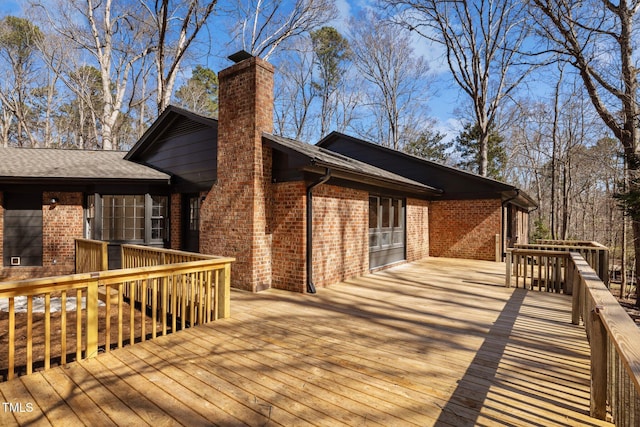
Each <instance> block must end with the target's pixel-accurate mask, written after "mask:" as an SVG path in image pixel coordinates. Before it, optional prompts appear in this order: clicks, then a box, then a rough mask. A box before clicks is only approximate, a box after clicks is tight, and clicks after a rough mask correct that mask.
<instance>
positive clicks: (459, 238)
mask: <svg viewBox="0 0 640 427" xmlns="http://www.w3.org/2000/svg"><path fill="white" fill-rule="evenodd" d="M501 223H502V204H501V202H500V200H498V199H485V200H440V201H434V202H431V209H430V220H429V246H430V255H431V256H436V257H449V258H467V259H480V260H487V261H494V260H495V256H496V255H495V251H496V249H495V236H496V234H500V226H501Z"/></svg>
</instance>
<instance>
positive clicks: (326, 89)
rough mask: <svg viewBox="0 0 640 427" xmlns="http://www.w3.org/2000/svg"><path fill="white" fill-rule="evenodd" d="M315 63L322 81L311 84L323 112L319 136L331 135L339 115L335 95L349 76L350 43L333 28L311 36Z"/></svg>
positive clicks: (326, 28) (314, 32) (317, 31)
mask: <svg viewBox="0 0 640 427" xmlns="http://www.w3.org/2000/svg"><path fill="white" fill-rule="evenodd" d="M311 43H312V46H313V53H314V63H315V65H316V66H317V67H318V70H319V78H318V79H315V80H314V81H313V82H312V87H313V89H314V91H315V92H316V93H317V94H318V95H319V96H320V99H321V100H322V105H321V112H320V136H321V137H324V136H325V135H326V134H327V133H329V127H330V125H331V119H332V117H333V116H334V115H335V113H336V108H337V105H336V102H335V96H334V94H335V92H336V91H337V90H338V89H339V87H340V84H341V82H342V80H343V77H344V74H345V72H346V67H345V64H346V63H347V62H348V61H349V60H350V58H351V49H350V48H349V42H348V41H347V39H345V38H344V37H342V35H340V33H339V32H338V30H336V29H335V28H333V27H322V28H320V29H319V30H316V31H313V32H312V33H311Z"/></svg>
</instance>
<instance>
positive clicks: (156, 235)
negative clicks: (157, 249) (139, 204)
mask: <svg viewBox="0 0 640 427" xmlns="http://www.w3.org/2000/svg"><path fill="white" fill-rule="evenodd" d="M151 203H152V204H151V240H166V239H167V238H168V237H169V236H168V234H169V233H167V225H168V224H167V216H168V213H169V206H168V204H169V198H168V197H166V196H151Z"/></svg>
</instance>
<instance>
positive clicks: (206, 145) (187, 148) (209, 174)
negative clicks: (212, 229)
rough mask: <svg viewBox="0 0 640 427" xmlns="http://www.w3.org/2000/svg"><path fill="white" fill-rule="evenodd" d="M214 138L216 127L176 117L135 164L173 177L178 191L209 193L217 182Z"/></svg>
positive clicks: (215, 138) (216, 132) (215, 137)
mask: <svg viewBox="0 0 640 427" xmlns="http://www.w3.org/2000/svg"><path fill="white" fill-rule="evenodd" d="M217 134H218V130H217V126H207V125H205V124H202V123H198V122H196V121H193V120H190V119H189V118H186V117H178V118H177V119H176V120H175V121H174V122H173V123H172V124H171V126H169V127H168V128H167V130H166V131H165V132H163V133H162V134H161V135H159V138H158V139H157V140H156V141H154V143H153V144H151V146H150V147H149V148H148V149H147V150H145V151H144V152H142V153H140V154H139V155H137V156H136V159H135V161H137V162H139V163H144V164H146V165H149V166H151V167H153V168H155V169H159V170H161V171H163V172H166V173H168V174H170V175H172V182H173V183H174V184H175V186H176V188H177V190H178V191H200V190H208V189H209V188H211V185H213V183H214V182H215V179H216V169H217V145H218V144H217Z"/></svg>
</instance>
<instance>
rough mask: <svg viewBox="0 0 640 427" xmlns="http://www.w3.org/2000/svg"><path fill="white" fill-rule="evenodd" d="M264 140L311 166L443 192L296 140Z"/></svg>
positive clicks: (274, 137)
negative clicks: (302, 159) (300, 156)
mask: <svg viewBox="0 0 640 427" xmlns="http://www.w3.org/2000/svg"><path fill="white" fill-rule="evenodd" d="M263 138H264V139H266V140H267V141H269V142H270V143H271V146H272V147H274V148H280V149H284V150H285V151H290V152H295V153H298V154H299V155H302V156H304V157H306V158H307V159H308V161H309V163H310V164H311V165H317V166H322V167H329V168H334V169H338V170H341V171H344V172H350V173H353V174H357V175H361V176H367V177H370V178H372V179H375V180H378V181H383V182H388V183H393V184H397V185H402V186H408V187H412V188H416V189H420V190H422V191H425V192H429V193H433V194H439V193H441V192H442V191H441V190H439V189H437V188H434V187H430V186H428V185H425V184H422V183H420V182H417V181H413V180H411V179H409V178H405V177H403V176H400V175H397V174H395V173H393V172H389V171H387V170H384V169H381V168H378V167H376V166H372V165H370V164H368V163H364V162H361V161H359V160H355V159H353V158H351V157H347V156H343V155H342V154H338V153H336V152H333V151H330V150H327V149H325V148H322V147H318V146H316V145H310V144H306V143H304V142H300V141H296V140H294V139H289V138H283V137H280V136H276V135H271V134H267V133H264V134H263Z"/></svg>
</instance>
